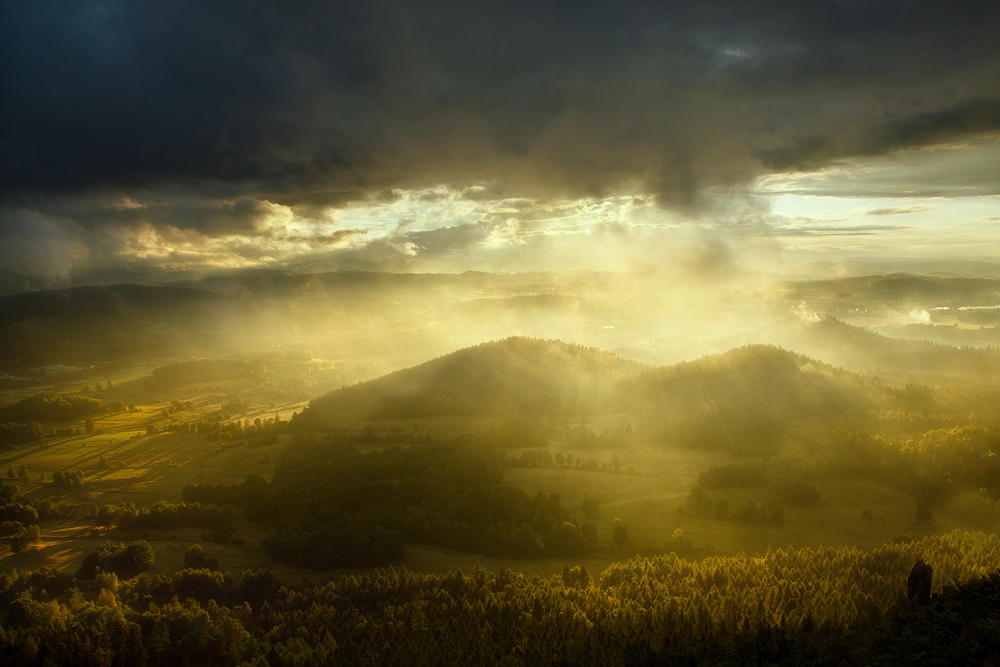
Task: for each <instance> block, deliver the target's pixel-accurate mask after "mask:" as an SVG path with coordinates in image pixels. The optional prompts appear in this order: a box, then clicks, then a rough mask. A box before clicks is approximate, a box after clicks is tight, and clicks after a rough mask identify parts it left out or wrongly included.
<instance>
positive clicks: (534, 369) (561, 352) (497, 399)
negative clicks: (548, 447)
mask: <svg viewBox="0 0 1000 667" xmlns="http://www.w3.org/2000/svg"><path fill="white" fill-rule="evenodd" d="M867 394H868V392H867V391H866V389H865V387H864V382H863V380H862V379H861V378H860V377H859V376H857V375H854V374H853V373H849V372H846V371H842V370H839V369H835V368H833V367H831V366H828V365H826V364H823V363H822V362H818V361H815V360H813V359H810V358H809V357H805V356H802V355H798V354H795V353H793V352H788V351H786V350H782V349H780V348H776V347H771V346H764V345H755V346H747V347H742V348H737V349H734V350H731V351H729V352H727V353H725V354H716V355H711V356H708V357H704V358H702V359H698V360H696V361H693V362H689V363H682V364H677V365H675V366H667V367H660V368H654V367H648V366H640V365H638V364H633V363H631V362H627V361H624V360H622V359H621V358H619V357H617V356H614V355H612V354H608V353H605V352H601V351H599V350H596V349H593V348H585V347H581V346H578V345H571V344H567V343H563V342H560V341H545V340H534V339H527V338H508V339H506V340H502V341H497V342H492V343H484V344H482V345H479V346H476V347H471V348H466V349H464V350H459V351H458V352H455V353H453V354H449V355H447V356H444V357H441V358H439V359H435V360H434V361H430V362H427V363H426V364H423V365H421V366H417V367H414V368H409V369H406V370H402V371H398V372H396V373H393V374H391V375H387V376H385V377H382V378H379V379H376V380H372V381H370V382H366V383H363V384H359V385H355V386H353V387H346V388H343V389H340V390H337V391H334V392H331V393H329V394H326V395H324V396H321V397H319V398H316V399H314V400H313V401H312V402H311V403H310V405H309V407H308V408H307V409H306V410H304V411H303V412H302V414H300V415H299V416H298V417H297V418H296V419H294V420H293V422H292V424H293V426H294V427H297V428H298V429H300V430H306V431H325V430H329V429H339V428H348V427H350V426H352V425H354V424H357V423H359V422H363V421H368V420H372V419H387V418H410V417H426V416H444V415H453V416H454V415H483V416H495V417H505V416H511V415H515V414H517V415H530V416H538V417H548V418H559V417H572V416H577V415H583V414H599V413H611V412H630V413H633V414H636V415H638V416H640V417H641V422H642V424H644V429H645V432H646V433H647V434H648V435H650V436H655V437H656V438H657V439H661V438H660V436H664V435H665V434H667V432H669V439H671V440H674V441H678V440H679V441H681V442H684V441H688V440H690V441H691V444H697V445H698V446H710V447H711V446H721V447H730V446H732V444H733V443H734V442H735V441H737V440H739V441H741V442H747V443H750V442H756V441H763V440H774V439H775V438H780V436H781V435H782V434H784V433H787V432H788V429H789V428H792V427H794V425H795V424H797V423H799V422H803V421H809V422H816V421H820V422H825V423H829V422H831V421H842V420H844V419H847V420H850V419H852V418H854V417H857V416H859V415H861V414H862V413H863V411H864V409H865V408H866V407H869V401H868V400H867V398H866V396H867ZM752 448H754V449H759V448H760V447H758V446H757V445H753V447H752Z"/></svg>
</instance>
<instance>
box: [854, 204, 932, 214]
mask: <svg viewBox="0 0 1000 667" xmlns="http://www.w3.org/2000/svg"><path fill="white" fill-rule="evenodd" d="M933 210H934V207H933V206H890V207H889V208H871V209H868V210H867V211H865V212H864V213H861V214H860V215H905V214H907V213H924V212H926V211H933Z"/></svg>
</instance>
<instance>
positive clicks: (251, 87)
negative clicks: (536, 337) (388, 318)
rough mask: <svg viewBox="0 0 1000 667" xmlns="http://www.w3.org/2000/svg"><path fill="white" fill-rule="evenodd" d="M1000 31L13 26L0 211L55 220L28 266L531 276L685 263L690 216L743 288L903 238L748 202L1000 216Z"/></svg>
mask: <svg viewBox="0 0 1000 667" xmlns="http://www.w3.org/2000/svg"><path fill="white" fill-rule="evenodd" d="M998 23H1000V5H998V4H997V3H995V2H987V1H985V0H983V1H980V2H972V3H966V4H965V5H963V9H962V11H957V10H955V9H954V8H953V7H952V6H951V5H949V4H947V3H938V2H925V3H917V4H913V3H902V2H899V3H897V2H878V3H874V2H873V3H869V2H840V1H838V0H829V1H825V0H824V1H819V2H811V3H785V2H778V1H777V0H753V1H752V2H749V3H747V2H736V0H723V1H720V2H714V3H701V4H699V3H681V2H664V3H647V2H639V1H638V0H624V1H623V2H617V3H589V4H588V3H585V4H582V5H573V6H568V5H565V4H559V3H548V2H528V1H527V0H504V1H500V0H473V1H472V2H471V3H470V2H457V1H454V0H431V1H430V2H428V3H420V4H414V3H406V2H401V1H399V0H375V1H374V2H359V1H354V2H343V3H291V4H290V3H279V2H275V1H271V0H249V1H247V2H241V3H233V2H229V1H228V0H223V1H222V2H217V3H204V2H194V1H193V0H165V1H164V2H160V3H156V4H155V5H150V6H146V5H143V4H134V3H105V4H101V5H99V6H98V5H94V4H93V3H79V2H70V1H69V0H55V1H54V2H45V3H37V2H31V1H29V0H11V1H10V2H8V3H5V5H4V9H3V20H2V21H0V145H2V147H3V150H0V205H3V206H4V207H5V209H6V210H10V211H15V210H19V211H22V213H20V214H18V215H19V216H21V218H19V219H23V220H27V219H28V218H31V219H32V220H35V222H34V223H31V224H33V225H34V227H33V228H32V227H30V226H28V227H25V226H24V225H26V224H27V223H24V222H23V220H22V222H21V223H18V225H20V226H18V225H15V227H16V228H17V230H18V231H17V233H16V234H14V233H12V235H11V236H10V238H11V239H20V240H13V241H11V243H12V244H15V245H11V246H10V247H15V246H16V247H19V248H22V249H23V251H24V253H25V257H26V259H19V256H18V255H16V254H15V253H13V252H12V251H9V250H8V251H4V252H2V253H0V267H7V268H8V269H10V270H15V269H16V270H17V271H21V270H22V269H23V270H25V271H27V270H29V269H30V271H33V272H35V273H36V274H38V275H42V274H45V275H50V276H56V275H67V272H70V270H71V269H72V268H73V267H76V266H80V265H83V264H86V265H88V266H98V267H100V266H112V265H114V266H117V265H118V264H123V265H125V266H127V267H130V268H131V267H139V268H142V267H166V266H169V267H176V268H177V269H178V270H180V267H183V266H190V267H203V268H206V269H208V268H211V267H222V266H226V267H229V266H244V265H246V266H250V265H255V263H258V264H266V265H268V266H272V265H273V266H297V267H301V266H322V268H324V269H328V268H331V267H341V266H355V267H356V266H362V265H365V262H369V263H370V264H369V265H370V266H371V267H377V268H400V267H401V268H413V267H414V266H445V265H446V264H445V262H446V261H452V260H454V261H455V262H456V263H455V264H452V265H447V266H450V267H455V268H459V265H458V263H457V262H458V261H459V259H461V261H464V262H466V264H465V266H464V268H468V267H469V266H470V265H476V266H478V265H477V264H476V262H479V261H487V259H486V258H487V255H489V253H493V254H492V255H489V257H490V258H501V257H502V259H495V261H496V265H497V266H501V265H502V264H503V262H509V263H510V264H511V265H517V266H519V267H523V268H527V264H526V263H525V262H527V261H528V260H522V259H520V258H519V257H520V256H519V255H518V254H517V253H521V255H523V256H524V257H532V258H534V259H533V260H532V261H535V262H537V264H538V265H539V266H542V265H546V266H547V263H546V259H545V258H544V257H543V254H544V252H567V251H564V250H563V248H568V247H571V246H572V247H574V248H577V249H578V250H579V251H580V252H581V253H583V254H582V255H581V258H582V259H581V261H582V262H585V261H592V262H601V261H604V260H603V259H602V258H601V252H602V251H603V250H604V248H601V247H597V246H595V247H592V245H593V239H594V238H601V239H603V242H604V243H605V244H612V243H614V244H615V245H614V246H613V247H614V248H616V250H615V251H614V252H619V253H624V252H625V250H624V249H625V248H628V252H631V253H634V254H635V255H640V254H642V253H648V254H649V255H650V256H652V257H661V256H662V257H666V258H668V259H666V260H664V261H676V262H682V260H679V259H677V257H676V256H674V255H672V254H670V253H666V252H665V253H663V254H660V253H659V251H654V250H653V249H652V248H651V247H650V246H651V243H652V242H651V241H649V239H661V240H662V239H663V238H664V234H665V233H661V232H662V230H663V229H666V228H668V227H670V226H671V225H676V224H684V223H682V221H681V218H687V224H692V225H695V226H697V227H699V228H704V229H707V230H709V232H707V234H708V235H707V236H706V237H704V238H701V237H698V236H697V234H694V236H693V237H692V238H691V239H688V240H687V241H686V242H685V244H684V247H685V248H686V249H687V250H688V251H689V254H690V255H691V257H695V258H696V259H692V260H690V264H691V266H692V270H694V271H704V272H705V273H706V274H709V273H713V272H715V273H720V272H721V273H725V272H726V271H729V270H730V269H728V268H726V267H730V266H732V265H733V264H734V263H735V262H736V259H735V258H734V256H733V253H736V252H737V251H738V250H739V249H740V248H741V247H742V246H740V244H743V243H748V242H749V241H748V239H754V238H756V239H758V240H760V242H761V243H772V244H773V243H776V242H775V241H773V240H774V239H777V238H781V237H783V236H795V235H799V236H828V237H835V236H848V235H853V236H860V235H874V234H879V233H885V232H891V231H893V230H895V229H901V228H898V227H891V226H850V225H846V224H845V225H840V224H832V225H824V224H814V223H802V224H799V225H798V226H797V227H796V226H794V225H793V226H792V227H788V226H787V225H785V226H783V225H782V224H781V223H780V222H775V221H774V220H773V219H771V218H770V217H769V216H768V215H767V213H766V211H756V212H754V211H750V212H748V211H736V212H734V211H730V210H725V207H724V206H723V205H722V204H721V203H720V202H724V201H731V202H737V203H736V204H735V205H736V206H744V205H746V202H747V201H750V199H752V198H748V197H747V196H746V195H747V194H748V192H751V193H752V192H756V193H763V194H782V193H796V194H816V195H822V196H848V197H888V198H906V197H918V196H921V197H958V196H968V195H983V194H988V195H996V194H1000V172H998V169H1000V166H998V165H1000V141H997V137H998V136H1000V94H997V93H996V92H995V91H996V90H997V86H996V82H997V81H1000V53H998V52H997V50H996V48H995V30H994V26H995V25H997V24H998ZM906 208H907V207H895V208H893V209H885V210H882V211H881V212H879V209H875V210H873V211H869V212H868V213H867V215H887V214H889V211H890V210H891V211H892V212H893V213H894V214H895V213H903V212H904V209H906ZM664 210H666V211H668V212H669V213H663V211H664ZM906 212H911V213H913V212H917V209H916V208H913V207H910V209H909V210H908V211H906ZM675 214H676V215H675ZM26 216H27V217H26ZM32 216H33V217H32ZM39 221H47V222H39ZM46 225H49V227H46ZM785 227H788V228H785ZM30 229H35V230H36V232H37V233H36V232H31V231H30ZM42 229H49V230H50V231H49V232H45V233H42V232H40V231H37V230H42ZM584 229H591V230H592V234H590V237H591V244H590V245H588V244H587V243H585V239H582V238H574V237H577V236H582V235H583V230H584ZM651 230H659V231H651ZM647 234H648V236H647ZM628 235H633V237H634V239H644V240H646V241H647V242H646V243H641V242H638V241H636V242H630V241H627V240H625V237H627V236H628ZM555 237H559V239H560V240H554V239H555ZM25 239H35V241H26V240H25ZM732 239H738V242H733V241H732ZM36 242H37V244H38V247H39V248H42V249H45V248H48V249H50V252H49V251H42V252H36V251H35V249H34V248H29V247H27V245H26V244H28V243H36ZM16 244H20V245H16ZM501 247H502V248H505V250H504V252H505V253H506V254H503V253H501V252H500V251H499V250H498V248H501ZM608 247H609V248H610V247H612V246H610V245H609V246H608ZM588 253H589V254H588ZM565 256H566V257H568V255H565ZM697 258H701V259H697ZM489 261H491V262H492V261H494V259H489ZM567 261H568V260H567ZM648 261H651V262H652V261H654V260H648ZM323 262H327V264H325V265H323V264H322V263H323ZM421 262H424V263H425V264H421ZM435 262H437V263H435ZM612 263H613V262H612V261H611V260H608V261H607V264H608V265H611V264H612ZM57 265H58V266H57ZM711 267H720V268H719V270H718V271H716V270H715V269H713V268H711Z"/></svg>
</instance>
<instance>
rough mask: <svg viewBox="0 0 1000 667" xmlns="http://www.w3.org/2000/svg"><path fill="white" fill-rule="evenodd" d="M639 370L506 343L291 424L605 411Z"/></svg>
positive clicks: (582, 351)
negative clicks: (628, 377)
mask: <svg viewBox="0 0 1000 667" xmlns="http://www.w3.org/2000/svg"><path fill="white" fill-rule="evenodd" d="M641 368H642V366H641V365H640V364H637V363H634V362H631V361H625V360H624V359H621V358H620V357H618V356H616V355H614V354H610V353H608V352H602V351H601V350H598V349H596V348H589V347H583V346H581V345H574V344H570V343H564V342H562V341H557V340H538V339H531V338H507V339H504V340H500V341H494V342H490V343H483V344H481V345H477V346H475V347H469V348H465V349H462V350H459V351H457V352H453V353H452V354H449V355H446V356H443V357H440V358H438V359H434V360H432V361H429V362H427V363H425V364H421V365H420V366H415V367H413V368H407V369H404V370H401V371H397V372H395V373H392V374H390V375H386V376H384V377H381V378H378V379H376V380H372V381H370V382H365V383H362V384H359V385H355V386H352V387H345V388H343V389H339V390H337V391H334V392H331V393H329V394H326V395H324V396H321V397H319V398H316V399H314V400H313V401H312V402H311V403H310V404H309V407H308V408H306V409H305V410H304V411H303V412H302V414H300V415H298V417H297V418H295V419H293V426H298V427H299V428H302V429H304V430H327V429H330V428H345V427H349V426H351V425H352V424H355V423H357V422H360V421H366V420H371V419H385V418H391V417H407V418H409V417H432V416H441V415H484V416H507V415H513V414H522V415H525V414H526V415H538V416H571V415H579V414H582V413H584V414H585V413H595V412H605V411H606V410H607V406H608V405H610V404H611V401H612V399H613V395H614V391H615V383H616V381H617V380H618V379H619V378H621V377H623V376H626V375H628V374H631V373H635V372H637V371H639V370H640V369H641Z"/></svg>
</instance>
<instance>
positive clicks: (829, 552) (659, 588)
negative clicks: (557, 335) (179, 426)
mask: <svg viewBox="0 0 1000 667" xmlns="http://www.w3.org/2000/svg"><path fill="white" fill-rule="evenodd" d="M998 553H1000V541H998V538H997V537H996V536H994V535H991V536H986V535H983V534H981V533H980V534H962V533H957V532H956V533H952V534H950V535H945V536H932V537H928V538H925V539H924V540H921V541H920V542H914V543H911V544H891V545H885V546H883V547H880V548H878V549H875V550H872V551H861V550H858V549H822V550H813V549H801V550H793V551H788V552H785V551H782V550H778V551H772V552H768V553H767V554H764V555H762V556H758V557H748V556H734V557H730V558H707V559H704V560H702V561H699V562H694V561H687V560H684V559H681V558H677V557H676V556H673V555H671V556H664V557H658V558H652V559H635V560H632V561H629V562H625V563H618V564H615V565H612V566H611V567H609V568H608V569H607V570H605V571H604V572H603V573H602V574H601V575H600V576H599V577H596V578H593V577H592V576H591V575H590V573H588V572H587V570H586V568H582V567H567V568H564V569H563V572H562V576H556V577H553V578H551V579H541V578H539V577H536V576H528V575H525V574H520V573H514V572H511V571H509V570H501V571H500V572H496V573H492V572H488V571H486V570H484V569H481V568H479V567H476V568H474V569H473V570H472V571H471V572H469V573H462V572H450V573H447V574H440V575H421V574H414V573H411V572H408V571H406V570H401V571H396V570H392V569H389V570H383V571H375V572H370V573H367V574H364V575H362V576H344V577H341V578H340V579H338V580H336V581H333V582H330V583H327V584H324V585H318V586H310V585H303V586H300V587H297V588H288V587H284V586H282V585H281V584H280V582H278V581H277V580H276V579H275V578H274V575H273V574H271V573H269V572H244V573H243V574H242V575H239V574H229V573H220V572H211V571H209V570H207V569H186V570H182V571H180V572H176V573H173V574H160V575H142V576H139V577H137V578H135V579H133V580H131V581H118V580H117V579H115V578H114V577H111V576H110V575H102V576H99V577H97V578H95V580H94V581H93V582H81V581H77V580H74V578H73V577H72V576H69V575H62V574H57V573H54V572H51V571H47V570H43V571H39V572H22V573H11V574H0V664H12V665H13V664H16V665H23V666H24V667H35V666H36V665H38V666H41V665H53V664H58V665H85V664H88V665H92V664H114V665H119V664H120V665H134V666H139V667H141V666H145V665H150V666H152V665H156V666H158V667H172V666H173V665H209V664H211V665H217V664H224V665H265V664H267V665H271V666H274V667H278V666H281V667H284V666H288V667H291V666H293V665H352V666H353V665H385V664H406V665H414V666H418V665H441V664H455V665H496V664H504V665H514V666H519V665H533V666H534V665H540V666H547V665H612V666H614V665H640V666H641V665H706V666H710V665H747V666H749V665H754V666H756V665H761V664H770V665H781V666H788V667H791V666H792V665H795V666H798V665H831V666H832V665H868V664H881V665H901V666H902V665H907V666H908V665H913V664H942V665H945V664H947V665H961V664H997V662H998V660H1000V643H997V642H996V630H995V628H996V625H997V623H998V622H1000V605H998V604H997V600H1000V573H998V572H997V570H996V566H997V564H998V563H997V554H998ZM918 558H923V559H925V560H927V561H928V562H929V563H930V564H931V565H932V566H933V567H934V581H935V589H934V590H935V591H936V592H938V593H939V595H938V597H936V598H935V599H932V600H931V602H930V604H927V605H924V606H919V607H918V606H916V605H911V604H908V603H907V602H906V600H905V595H906V577H907V573H908V572H909V569H910V568H911V567H912V564H913V563H914V562H915V561H916V560H917V559H918ZM984 575H985V577H984ZM952 578H955V579H956V580H958V581H959V582H964V583H963V584H962V585H960V586H959V587H958V588H957V589H955V590H954V591H951V592H948V593H945V594H941V593H940V591H941V582H949V581H951V579H952Z"/></svg>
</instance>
